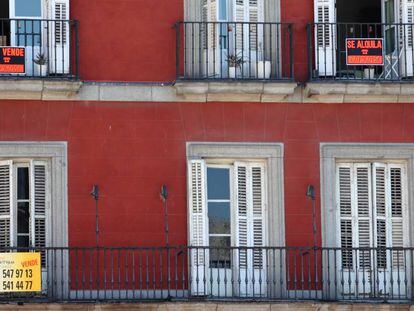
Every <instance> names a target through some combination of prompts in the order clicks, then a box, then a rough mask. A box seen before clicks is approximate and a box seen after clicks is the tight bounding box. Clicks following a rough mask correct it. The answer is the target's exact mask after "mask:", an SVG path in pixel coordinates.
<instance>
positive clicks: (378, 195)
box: [372, 163, 388, 269]
mask: <svg viewBox="0 0 414 311" xmlns="http://www.w3.org/2000/svg"><path fill="white" fill-rule="evenodd" d="M387 176H388V174H387V165H386V164H383V163H374V165H373V172H372V185H373V216H372V217H373V219H374V221H373V225H374V226H375V229H374V232H373V233H374V241H373V246H374V247H378V248H380V249H381V248H385V247H387V231H388V230H387V205H388V204H387ZM376 255H377V256H376V257H377V258H376V260H377V262H376V265H377V267H378V268H380V269H385V268H387V253H386V251H383V250H379V251H377V254H376Z"/></svg>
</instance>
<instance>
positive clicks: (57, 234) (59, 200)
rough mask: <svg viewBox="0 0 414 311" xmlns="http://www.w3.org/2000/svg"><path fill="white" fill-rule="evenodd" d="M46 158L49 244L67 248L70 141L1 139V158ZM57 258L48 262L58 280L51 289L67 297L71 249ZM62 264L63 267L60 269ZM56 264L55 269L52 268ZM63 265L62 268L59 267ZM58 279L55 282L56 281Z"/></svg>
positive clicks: (54, 280) (57, 253)
mask: <svg viewBox="0 0 414 311" xmlns="http://www.w3.org/2000/svg"><path fill="white" fill-rule="evenodd" d="M22 158H24V159H34V160H36V159H42V160H47V161H48V163H49V170H50V179H51V181H50V201H51V207H52V209H51V215H50V217H49V218H48V219H49V220H50V221H51V224H50V225H49V226H48V227H49V228H50V230H51V231H50V233H49V234H48V235H49V241H50V245H49V247H52V248H53V247H63V248H67V247H68V246H69V245H68V182H67V181H68V171H67V168H68V154H67V142H63V141H56V142H41V141H39V142H34V141H30V142H29V141H27V142H20V141H19V142H14V141H1V142H0V160H13V159H22ZM53 260H56V262H57V264H53V263H50V262H49V264H48V266H49V269H53V267H54V266H55V271H51V273H52V275H53V277H54V279H53V280H52V279H51V280H50V284H48V288H49V287H50V286H54V289H53V291H51V292H53V293H55V295H57V296H58V297H55V298H64V297H67V294H68V291H69V287H68V282H67V280H68V275H69V268H68V267H69V258H68V252H67V251H66V252H65V251H58V252H56V253H55V254H54V256H53ZM60 266H61V268H59V267H60ZM50 267H52V268H50ZM58 268H59V269H58ZM53 282H54V284H52V283H53Z"/></svg>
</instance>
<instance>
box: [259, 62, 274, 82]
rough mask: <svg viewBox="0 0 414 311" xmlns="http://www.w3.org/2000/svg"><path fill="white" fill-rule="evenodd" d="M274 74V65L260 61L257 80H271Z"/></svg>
mask: <svg viewBox="0 0 414 311" xmlns="http://www.w3.org/2000/svg"><path fill="white" fill-rule="evenodd" d="M271 73H272V63H271V62H270V61H258V62H257V78H258V79H270V75H271Z"/></svg>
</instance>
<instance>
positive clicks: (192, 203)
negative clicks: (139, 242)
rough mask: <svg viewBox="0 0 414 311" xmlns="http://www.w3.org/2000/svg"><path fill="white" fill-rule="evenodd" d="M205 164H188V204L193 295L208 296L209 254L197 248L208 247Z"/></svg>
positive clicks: (197, 161) (194, 162)
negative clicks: (207, 269) (207, 273)
mask: <svg viewBox="0 0 414 311" xmlns="http://www.w3.org/2000/svg"><path fill="white" fill-rule="evenodd" d="M205 170H206V167H205V162H204V161H203V160H191V161H189V163H188V189H189V195H188V202H189V213H190V219H189V222H190V246H191V247H195V248H192V249H191V250H190V252H191V254H190V256H191V271H190V272H191V293H192V295H206V286H205V285H206V284H205V282H206V280H207V276H206V272H207V271H206V268H207V264H208V253H207V250H206V249H203V248H197V247H203V246H204V247H205V246H208V242H207V234H206V228H207V225H206V218H207V217H206V197H205V187H206V184H205V182H206V179H205V174H206V173H205Z"/></svg>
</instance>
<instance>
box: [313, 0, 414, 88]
mask: <svg viewBox="0 0 414 311" xmlns="http://www.w3.org/2000/svg"><path fill="white" fill-rule="evenodd" d="M413 16H414V1H413V0H375V1H371V0H359V1H357V0H352V1H349V0H315V23H316V26H315V63H316V68H315V69H316V70H317V71H318V74H319V76H339V77H340V78H341V77H344V78H347V79H349V78H356V79H358V78H367V77H365V76H363V74H364V69H366V68H365V67H364V66H357V67H355V66H353V67H349V66H347V65H346V60H345V56H346V51H345V39H346V38H350V37H354V38H383V39H384V56H385V61H384V66H383V67H376V68H375V76H374V77H376V78H381V79H393V80H395V79H399V78H405V77H409V76H413V71H414V67H413V56H414V49H413V28H414V27H413V22H414V17H413ZM371 76H372V75H371V74H369V75H368V78H370V79H372V78H374V77H371Z"/></svg>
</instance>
